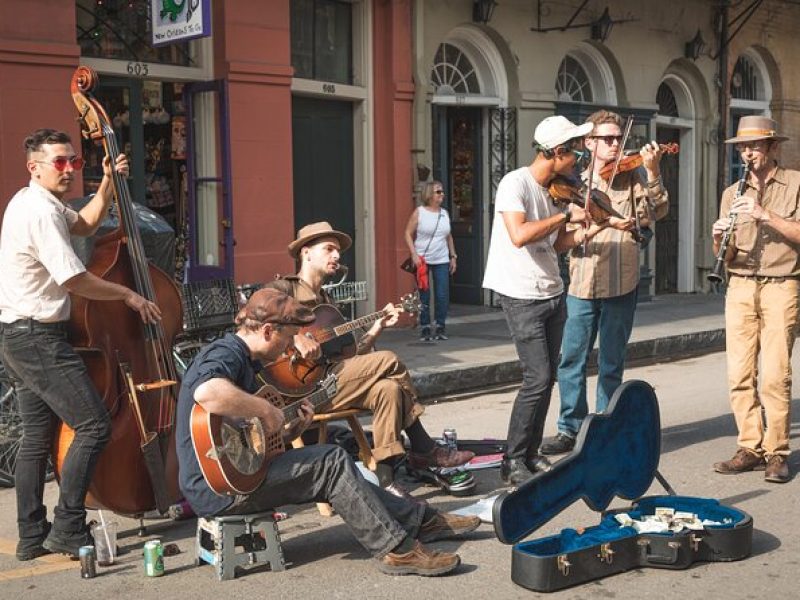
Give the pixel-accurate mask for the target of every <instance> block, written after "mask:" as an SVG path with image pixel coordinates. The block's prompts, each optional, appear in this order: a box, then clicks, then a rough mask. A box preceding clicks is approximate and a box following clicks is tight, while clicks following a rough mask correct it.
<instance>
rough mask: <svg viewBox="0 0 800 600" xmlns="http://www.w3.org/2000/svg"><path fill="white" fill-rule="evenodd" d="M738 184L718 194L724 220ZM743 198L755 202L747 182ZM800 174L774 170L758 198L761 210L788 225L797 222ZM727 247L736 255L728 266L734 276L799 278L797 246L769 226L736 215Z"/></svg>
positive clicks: (756, 194) (798, 216)
mask: <svg viewBox="0 0 800 600" xmlns="http://www.w3.org/2000/svg"><path fill="white" fill-rule="evenodd" d="M738 186H739V184H738V183H735V184H733V185H732V186H730V187H729V188H727V189H726V190H725V191H724V192H723V194H722V204H721V206H720V212H719V214H720V216H721V217H723V216H727V215H728V212H729V211H730V207H731V204H732V203H733V198H734V196H735V195H736V189H737V187H738ZM744 195H745V196H750V197H753V198H758V190H757V189H756V188H755V187H753V186H752V185H751V184H750V182H748V183H747V186H746V188H745V191H744ZM798 203H800V171H794V170H791V169H784V168H782V167H778V169H777V170H776V171H775V173H774V174H773V175H772V176H771V177H770V178H769V179H768V180H767V182H766V186H765V187H764V192H763V194H762V196H761V206H763V207H764V208H765V209H767V210H769V211H770V212H771V213H773V214H775V215H778V216H780V217H783V218H784V219H788V220H791V221H798V220H800V211H798V210H797V209H798ZM731 244H732V245H733V247H734V248H736V254H735V255H734V257H733V258H732V259H731V261H730V262H729V263H728V271H729V272H730V273H733V274H735V275H742V276H748V275H762V276H766V277H797V276H800V255H799V254H798V251H797V246H795V245H793V244H792V243H791V242H788V241H786V240H785V239H783V237H782V236H781V235H780V234H779V233H778V232H777V231H775V230H774V229H772V228H771V227H770V226H769V225H764V224H763V223H759V222H756V221H755V220H753V217H751V216H750V215H739V216H738V217H737V218H736V227H735V229H734V233H733V236H731Z"/></svg>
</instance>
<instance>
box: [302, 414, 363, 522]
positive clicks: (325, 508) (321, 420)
mask: <svg viewBox="0 0 800 600" xmlns="http://www.w3.org/2000/svg"><path fill="white" fill-rule="evenodd" d="M369 414H371V412H370V411H369V410H367V409H366V408H346V409H344V410H337V411H333V412H328V413H319V414H316V415H314V420H313V422H314V423H317V424H318V425H319V435H318V436H317V443H318V444H324V443H325V441H326V440H327V439H328V423H329V422H330V421H341V420H346V421H347V424H348V425H349V426H350V430H351V431H352V432H353V437H355V438H356V443H357V444H358V458H360V459H361V462H362V463H364V466H365V467H367V468H368V469H369V470H370V471H374V470H375V466H376V464H377V463H376V461H375V458H374V457H373V456H372V448H370V445H369V442H368V441H367V436H366V435H364V429H363V428H362V427H361V423H360V422H359V421H358V417H359V416H366V415H369ZM304 446H305V444H304V443H303V440H302V439H300V438H297V439H295V440H293V441H292V447H293V448H303V447H304ZM317 509H319V514H321V515H322V516H323V517H330V516H332V515H333V508H331V505H330V504H328V503H327V502H317Z"/></svg>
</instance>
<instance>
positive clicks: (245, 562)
mask: <svg viewBox="0 0 800 600" xmlns="http://www.w3.org/2000/svg"><path fill="white" fill-rule="evenodd" d="M236 548H242V551H241V552H238V553H237V552H236ZM195 549H196V558H195V561H194V564H195V566H198V565H200V563H201V562H205V563H208V564H210V565H214V568H215V571H216V574H217V579H218V580H220V581H224V580H228V579H233V578H234V577H236V567H244V566H253V565H256V564H259V563H264V562H268V563H269V567H270V569H271V570H273V571H283V570H285V569H286V563H285V562H284V560H283V549H282V548H281V537H280V533H279V532H278V524H277V523H276V522H275V518H274V513H273V511H269V512H263V513H253V514H249V515H228V516H222V517H213V518H210V519H204V518H202V517H198V519H197V541H196V548H195Z"/></svg>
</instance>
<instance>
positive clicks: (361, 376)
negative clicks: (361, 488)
mask: <svg viewBox="0 0 800 600" xmlns="http://www.w3.org/2000/svg"><path fill="white" fill-rule="evenodd" d="M331 370H332V372H333V373H336V375H337V377H338V381H337V385H336V389H337V392H336V396H335V397H334V399H333V405H332V408H333V410H342V409H345V408H366V409H368V410H371V411H372V413H373V415H372V437H373V444H374V449H373V451H372V455H373V456H374V457H375V460H376V461H379V462H380V461H382V460H386V459H387V458H391V457H393V456H402V455H403V454H405V448H404V447H403V442H402V441H401V438H400V432H401V431H402V430H403V429H405V428H406V427H408V426H410V425H411V424H412V423H413V422H414V421H416V420H417V419H418V418H419V416H420V415H421V414H422V413H423V412H424V408H423V407H422V405H420V404H417V402H416V398H417V392H416V390H415V389H414V386H413V385H412V383H411V377H410V376H409V374H408V370H407V369H406V367H405V365H404V364H403V363H402V362H400V359H398V358H397V355H396V354H395V353H394V352H389V351H386V350H383V351H379V352H370V353H368V354H359V355H358V356H354V357H353V358H348V359H347V360H345V361H343V362H341V363H338V364H336V365H334V366H333V368H332V369H331Z"/></svg>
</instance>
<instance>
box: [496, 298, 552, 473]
mask: <svg viewBox="0 0 800 600" xmlns="http://www.w3.org/2000/svg"><path fill="white" fill-rule="evenodd" d="M499 300H500V306H502V307H503V312H504V313H505V316H506V322H507V323H508V328H509V329H510V330H511V338H512V339H513V340H514V345H515V346H516V348H517V355H518V356H519V360H520V362H521V363H522V387H520V389H519V393H517V397H516V399H515V400H514V407H513V408H512V409H511V419H510V421H509V424H508V449H507V451H506V456H507V457H508V458H521V459H528V458H532V457H533V456H535V455H536V454H538V452H539V445H540V444H541V443H542V434H543V432H544V422H545V419H546V418H547V409H548V407H549V406H550V395H551V393H552V391H553V383H554V382H555V380H556V372H557V370H558V353H559V350H560V349H561V335H562V333H563V332H564V322H565V321H566V320H567V308H566V303H565V302H564V294H561V295H559V296H556V297H555V298H548V299H547V300H522V299H518V298H510V297H508V296H503V295H500V297H499Z"/></svg>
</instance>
